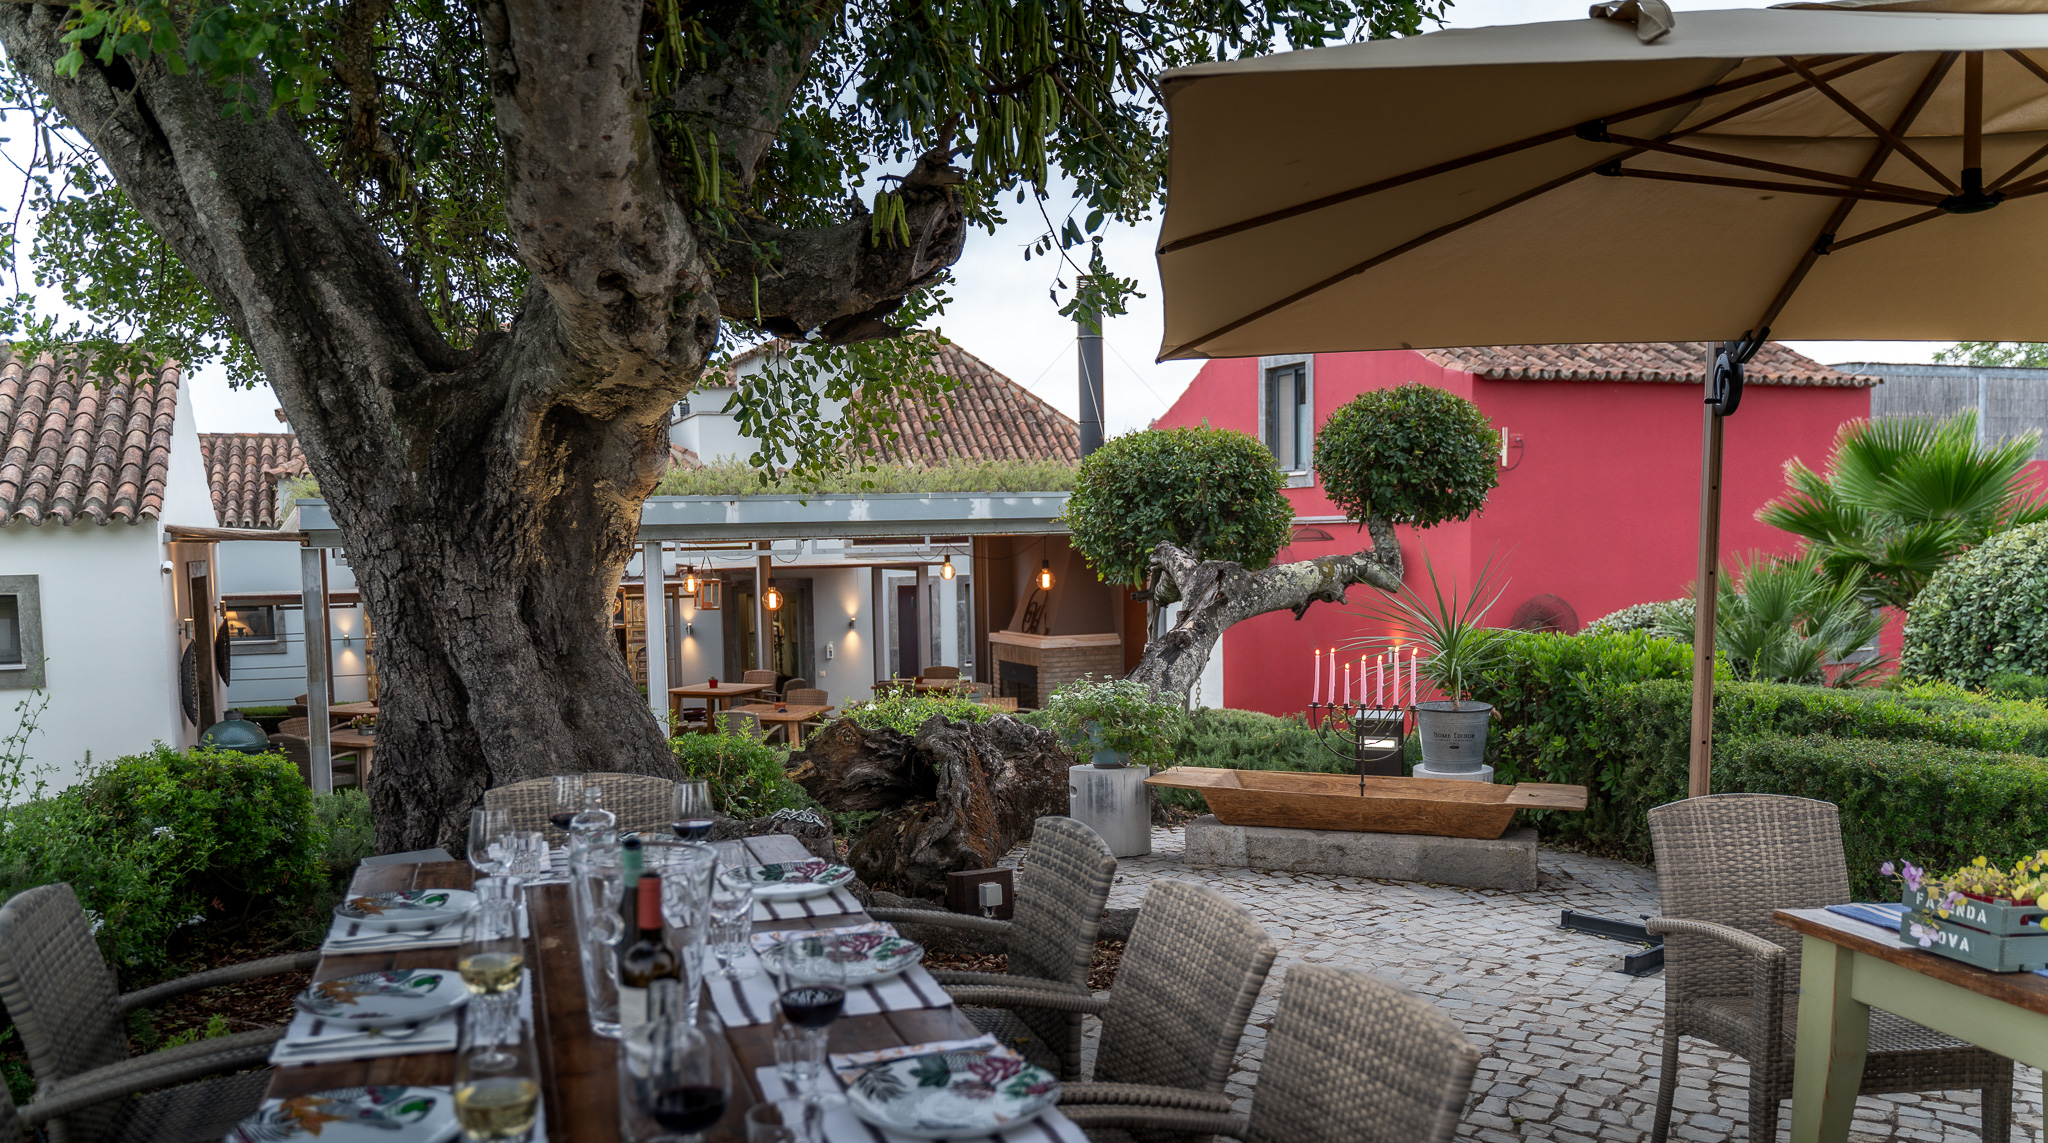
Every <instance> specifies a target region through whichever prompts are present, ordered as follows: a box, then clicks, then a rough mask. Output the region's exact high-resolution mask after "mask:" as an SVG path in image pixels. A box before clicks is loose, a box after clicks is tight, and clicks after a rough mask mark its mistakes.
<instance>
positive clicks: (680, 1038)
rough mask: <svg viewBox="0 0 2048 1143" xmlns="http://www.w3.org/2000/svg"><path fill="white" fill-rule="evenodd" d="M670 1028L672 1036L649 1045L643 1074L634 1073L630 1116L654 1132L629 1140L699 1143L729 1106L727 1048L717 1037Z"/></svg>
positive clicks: (677, 1026)
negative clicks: (633, 1113) (633, 1105)
mask: <svg viewBox="0 0 2048 1143" xmlns="http://www.w3.org/2000/svg"><path fill="white" fill-rule="evenodd" d="M671 1028H672V1030H673V1033H674V1034H673V1035H671V1036H662V1037H658V1038H657V1039H656V1040H655V1041H654V1042H653V1043H652V1044H651V1045H650V1046H651V1047H652V1049H653V1051H652V1052H651V1054H650V1056H649V1057H648V1059H647V1060H646V1061H645V1064H644V1065H643V1066H644V1070H642V1066H636V1067H635V1068H634V1077H633V1097H634V1102H635V1103H636V1104H637V1107H636V1108H635V1109H634V1110H636V1111H637V1112H638V1113H639V1118H641V1119H643V1120H651V1121H652V1122H653V1123H654V1125H655V1126H656V1127H657V1129H658V1130H657V1131H656V1133H654V1134H651V1135H647V1134H635V1135H634V1136H633V1137H634V1138H636V1139H640V1140H642V1141H644V1143H700V1141H701V1140H702V1139H703V1138H704V1133H705V1132H706V1131H709V1130H710V1129H711V1128H712V1127H713V1126H714V1125H715V1124H717V1122H718V1121H719V1120H720V1119H721V1118H723V1117H724V1116H725V1108H726V1105H727V1104H728V1103H730V1102H731V1100H732V1068H731V1065H730V1063H729V1062H728V1057H727V1054H726V1050H725V1045H724V1044H722V1043H720V1042H719V1041H718V1040H717V1039H716V1038H715V1037H713V1036H709V1035H706V1034H705V1032H704V1031H703V1030H702V1029H701V1028H697V1027H695V1026H692V1025H689V1024H684V1023H676V1024H674V1025H672V1026H671Z"/></svg>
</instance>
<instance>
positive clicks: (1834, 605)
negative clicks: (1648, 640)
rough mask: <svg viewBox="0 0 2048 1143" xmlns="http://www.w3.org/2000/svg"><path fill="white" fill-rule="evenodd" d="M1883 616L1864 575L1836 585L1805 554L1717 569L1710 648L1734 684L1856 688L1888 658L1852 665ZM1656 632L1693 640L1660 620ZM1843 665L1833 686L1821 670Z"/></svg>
mask: <svg viewBox="0 0 2048 1143" xmlns="http://www.w3.org/2000/svg"><path fill="white" fill-rule="evenodd" d="M1882 630H1884V616H1883V615H1882V614H1881V613H1879V612H1878V611H1876V610H1874V609H1873V608H1872V607H1871V606H1870V604H1869V603H1868V602H1867V601H1866V600H1865V593H1864V585H1863V581H1862V573H1861V572H1860V571H1858V570H1855V569H1851V570H1850V571H1849V573H1848V574H1847V577H1846V578H1844V579H1837V578H1835V577H1834V576H1832V575H1830V574H1829V573H1828V571H1827V570H1826V569H1825V568H1823V567H1822V566H1821V561H1820V559H1819V557H1818V556H1817V555H1815V554H1814V553H1811V552H1808V553H1806V554H1804V555H1801V556H1799V557H1797V558H1794V559H1785V558H1783V557H1775V556H1766V557H1757V558H1754V559H1752V560H1750V561H1748V562H1747V563H1745V564H1744V565H1743V566H1742V567H1740V568H1738V569H1735V570H1733V571H1730V570H1729V569H1728V568H1726V567H1724V568H1723V569H1722V571H1721V586H1720V590H1719V593H1718V595H1717V598H1716V600H1715V606H1714V647H1715V649H1716V650H1718V651H1720V652H1721V653H1722V654H1725V655H1727V656H1728V665H1729V667H1730V668H1731V669H1732V670H1733V671H1734V672H1735V677H1736V678H1738V679H1745V680H1755V681H1758V682H1778V683H1807V684H1815V685H1828V684H1830V683H1831V684H1832V685H1834V686H1838V687H1851V686H1861V685H1863V684H1865V683H1868V682H1871V681H1873V679H1874V678H1875V676H1876V675H1877V674H1878V673H1879V672H1880V671H1882V670H1883V669H1884V668H1885V666H1886V665H1887V664H1888V662H1889V661H1888V660H1886V659H1883V658H1881V657H1879V656H1875V655H1873V656H1871V657H1870V658H1869V659H1867V660H1864V661H1861V662H1850V661H1849V660H1850V657H1851V656H1853V655H1855V654H1856V652H1857V651H1859V650H1860V649H1862V648H1863V647H1866V646H1868V645H1870V644H1871V643H1873V642H1875V641H1876V639H1877V636H1878V633H1879V632H1881V631H1882ZM1657 634H1659V635H1661V636H1663V637H1664V638H1667V639H1674V640H1677V641H1678V642H1681V643H1690V642H1692V626H1691V624H1689V623H1679V622H1671V621H1669V620H1667V621H1665V622H1664V623H1663V624H1662V625H1661V626H1660V628H1659V629H1658V631H1657ZM1835 665H1840V668H1841V669H1840V670H1839V671H1838V672H1837V673H1836V674H1835V676H1834V678H1833V679H1832V680H1830V679H1829V677H1828V673H1827V670H1826V668H1827V667H1829V666H1835Z"/></svg>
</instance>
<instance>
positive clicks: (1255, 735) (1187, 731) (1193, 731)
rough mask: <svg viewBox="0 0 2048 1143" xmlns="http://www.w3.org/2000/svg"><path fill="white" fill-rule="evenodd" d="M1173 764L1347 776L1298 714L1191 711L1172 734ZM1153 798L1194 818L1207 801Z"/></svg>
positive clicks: (1187, 794) (1172, 794)
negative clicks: (1188, 811) (1290, 715)
mask: <svg viewBox="0 0 2048 1143" xmlns="http://www.w3.org/2000/svg"><path fill="white" fill-rule="evenodd" d="M1173 764H1174V765H1176V766H1213V767H1217V768H1219V769H1224V770H1308V771H1312V772H1315V773H1319V774H1345V773H1350V772H1351V766H1350V764H1349V763H1348V762H1345V761H1344V760H1343V759H1340V758H1338V757H1337V756H1336V755H1334V754H1331V753H1330V752H1329V751H1328V750H1325V749H1324V748H1323V745H1322V743H1321V742H1320V741H1319V740H1318V739H1317V738H1316V732H1315V731H1313V730H1310V729H1309V728H1308V723H1306V722H1304V721H1302V719H1301V718H1300V717H1299V716H1295V717H1291V718H1278V717H1275V716H1274V715H1270V714H1260V713H1259V712H1257V711H1251V710H1210V709H1202V710H1196V711H1191V712H1189V713H1188V715H1187V716H1186V717H1184V718H1182V719H1181V720H1180V724H1179V726H1178V727H1177V728H1176V730H1175V731H1174V742H1173ZM1159 800H1160V801H1161V802H1163V803H1165V804H1166V805H1169V806H1179V807H1180V808H1182V809H1185V810H1192V811H1194V812H1195V813H1198V814H1206V813H1208V812H1209V803H1208V802H1207V801H1206V800H1204V799H1203V797H1202V795H1200V794H1198V793H1196V792H1195V791H1193V790H1165V789H1162V790H1160V791H1159Z"/></svg>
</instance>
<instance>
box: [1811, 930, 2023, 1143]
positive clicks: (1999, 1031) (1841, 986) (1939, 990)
mask: <svg viewBox="0 0 2048 1143" xmlns="http://www.w3.org/2000/svg"><path fill="white" fill-rule="evenodd" d="M1772 916H1773V919H1775V920H1776V921H1777V922H1778V923H1779V924H1781V925H1784V926H1785V927H1786V928H1789V929H1792V930H1793V931H1795V932H1797V933H1799V934H1800V937H1801V938H1802V940H1801V948H1800V954H1799V958H1800V959H1799V1032H1798V1038H1797V1041H1796V1044H1795V1047H1794V1052H1795V1055H1794V1057H1793V1069H1792V1143H1824V1141H1825V1143H1841V1141H1842V1140H1846V1139H1847V1138H1848V1137H1849V1126H1850V1120H1851V1119H1852V1118H1853V1117H1854V1115H1855V1111H1856V1091H1857V1088H1858V1087H1859V1086H1860V1085H1861V1082H1862V1078H1863V1057H1864V1052H1865V1049H1866V1046H1867V1044H1868V1040H1869V1036H1870V1010H1871V1009H1872V1008H1882V1009H1884V1010H1885V1011H1887V1012H1890V1013H1892V1014H1893V1015H1896V1016H1903V1017H1905V1018H1906V1019H1908V1020H1911V1021H1913V1022H1914V1023H1916V1024H1920V1025H1923V1026H1925V1027H1928V1028H1932V1029H1934V1030H1935V1031H1937V1032H1946V1033H1948V1034H1949V1035H1951V1036H1954V1037H1955V1038H1956V1039H1958V1040H1963V1041H1965V1042H1967V1043H1971V1044H1975V1045H1977V1046H1978V1047H1980V1048H1984V1049H1987V1050H1989V1051H1992V1052H1996V1053H1997V1054H1999V1055H2001V1056H2004V1057H2006V1058H2008V1059H2011V1060H2014V1061H2017V1062H2019V1063H2022V1064H2028V1065H2031V1066H2033V1067H2037V1068H2042V1067H2048V977H2040V976H2036V975H2034V974H2033V973H2031V972H1986V971H1985V970H1983V969H1981V968H1977V967H1975V966H1973V965H1968V964H1964V963H1963V962H1962V961H1959V960H1955V959H1952V958H1950V957H1945V956H1941V955H1938V954H1936V953H1931V952H1927V951H1925V950H1923V949H1921V948H1919V947H1918V946H1917V945H1915V944H1912V943H1909V942H1907V941H1904V940H1901V939H1899V936H1898V934H1896V933H1888V932H1886V931H1885V930H1883V929H1880V928H1878V927H1877V926H1875V925H1872V924H1869V923H1867V922H1864V921H1859V920H1855V919H1854V918H1851V917H1845V916H1842V915H1841V914H1839V913H1831V912H1829V911H1827V910H1826V909H1779V910H1777V912H1776V913H1774V914H1773V915H1772ZM2026 939H2029V940H2031V939H2035V938H2026Z"/></svg>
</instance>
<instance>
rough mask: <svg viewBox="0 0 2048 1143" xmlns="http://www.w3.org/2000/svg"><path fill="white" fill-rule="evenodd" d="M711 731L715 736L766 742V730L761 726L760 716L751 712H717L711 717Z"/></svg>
mask: <svg viewBox="0 0 2048 1143" xmlns="http://www.w3.org/2000/svg"><path fill="white" fill-rule="evenodd" d="M711 729H712V732H713V733H715V734H730V735H732V736H734V737H736V738H751V739H753V740H754V741H756V742H766V741H768V728H767V727H766V726H763V725H762V724H761V716H760V715H758V714H755V713H754V712H753V711H751V710H721V711H718V712H717V713H715V714H713V715H712V716H711Z"/></svg>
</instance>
